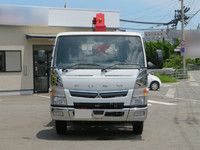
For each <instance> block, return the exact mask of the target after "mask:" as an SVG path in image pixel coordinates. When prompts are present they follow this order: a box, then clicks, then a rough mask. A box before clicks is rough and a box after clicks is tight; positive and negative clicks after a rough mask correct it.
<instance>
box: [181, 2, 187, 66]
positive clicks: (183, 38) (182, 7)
mask: <svg viewBox="0 0 200 150" xmlns="http://www.w3.org/2000/svg"><path fill="white" fill-rule="evenodd" d="M184 17H185V15H184V1H183V0H181V20H182V40H183V41H184V40H185V32H184V22H185V21H184ZM182 55H183V69H184V70H185V69H186V66H185V52H184V53H182Z"/></svg>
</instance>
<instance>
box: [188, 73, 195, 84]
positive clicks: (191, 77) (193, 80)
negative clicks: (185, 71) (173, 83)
mask: <svg viewBox="0 0 200 150" xmlns="http://www.w3.org/2000/svg"><path fill="white" fill-rule="evenodd" d="M189 76H190V78H189V79H188V81H190V82H195V81H196V80H195V79H194V78H193V76H192V74H191V73H189Z"/></svg>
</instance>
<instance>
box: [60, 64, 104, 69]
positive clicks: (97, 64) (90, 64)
mask: <svg viewBox="0 0 200 150" xmlns="http://www.w3.org/2000/svg"><path fill="white" fill-rule="evenodd" d="M76 66H100V65H98V64H84V63H78V64H74V65H71V66H69V67H66V68H62V70H63V71H64V70H66V71H67V70H68V69H71V68H73V67H76Z"/></svg>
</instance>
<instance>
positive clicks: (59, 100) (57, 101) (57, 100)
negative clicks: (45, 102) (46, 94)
mask: <svg viewBox="0 0 200 150" xmlns="http://www.w3.org/2000/svg"><path fill="white" fill-rule="evenodd" d="M51 104H52V105H67V101H66V98H65V97H59V96H51Z"/></svg>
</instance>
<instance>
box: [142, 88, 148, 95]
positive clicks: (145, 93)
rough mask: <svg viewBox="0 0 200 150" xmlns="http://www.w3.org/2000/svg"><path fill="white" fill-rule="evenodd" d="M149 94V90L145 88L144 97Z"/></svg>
mask: <svg viewBox="0 0 200 150" xmlns="http://www.w3.org/2000/svg"><path fill="white" fill-rule="evenodd" d="M147 92H148V91H147V89H146V88H145V89H144V91H143V94H144V96H146V95H147Z"/></svg>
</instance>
